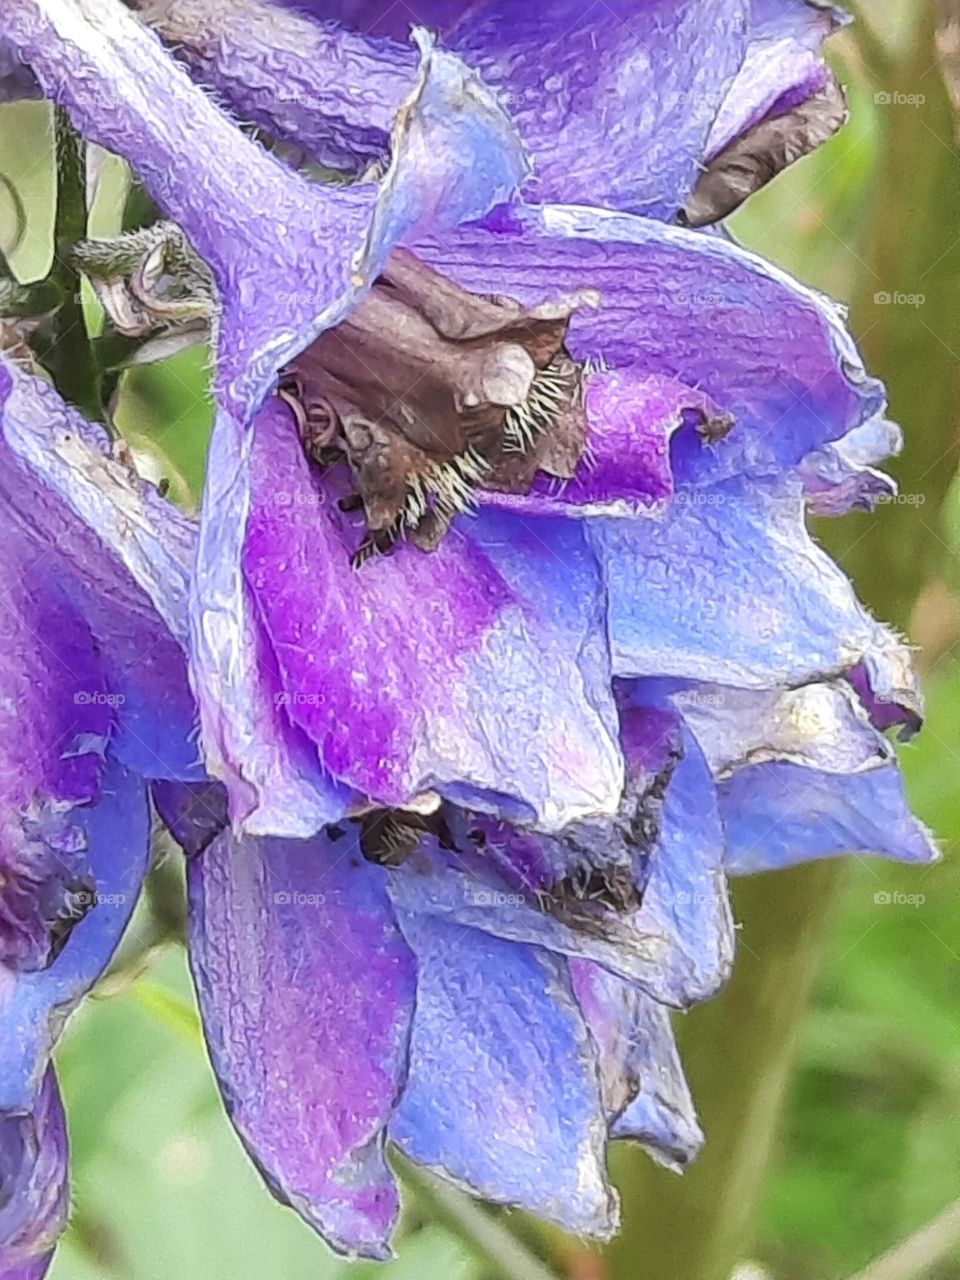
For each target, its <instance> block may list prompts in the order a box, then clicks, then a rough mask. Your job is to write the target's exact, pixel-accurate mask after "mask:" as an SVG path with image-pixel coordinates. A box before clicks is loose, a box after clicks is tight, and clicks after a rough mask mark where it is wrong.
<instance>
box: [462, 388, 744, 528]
mask: <svg viewBox="0 0 960 1280" xmlns="http://www.w3.org/2000/svg"><path fill="white" fill-rule="evenodd" d="M583 411H584V414H585V417H586V427H587V455H586V457H585V459H584V462H583V464H582V465H581V466H580V467H579V468H578V470H577V473H576V475H574V477H573V478H572V479H571V480H569V481H558V480H556V479H554V478H552V477H549V476H546V475H544V474H543V473H542V472H540V473H538V474H537V476H536V477H535V479H534V481H533V485H532V486H531V489H530V492H529V493H526V494H512V493H496V492H491V491H487V492H484V493H483V494H482V495H481V496H482V500H483V502H484V503H485V504H486V505H488V506H496V507H502V508H506V509H507V510H511V511H519V512H528V513H530V514H531V515H544V514H547V515H549V514H561V515H575V516H590V515H610V516H631V515H632V516H637V515H647V514H651V513H653V512H656V511H657V510H659V509H661V508H662V507H663V506H664V504H666V503H667V502H669V501H670V500H671V499H672V498H673V497H674V496H675V485H674V480H673V466H672V463H671V441H672V440H673V438H674V436H676V435H677V433H679V432H681V431H685V433H686V434H689V435H691V436H692V437H693V443H694V444H695V446H699V445H700V440H701V439H702V435H703V434H704V433H705V432H710V431H712V430H717V431H720V432H723V431H725V430H726V429H727V427H728V426H729V420H728V419H727V418H726V417H725V415H724V414H723V412H722V410H721V409H720V407H719V406H718V405H717V404H715V403H714V402H713V401H712V400H711V399H710V398H709V396H705V395H704V394H703V393H702V392H701V391H697V390H695V389H694V388H693V387H687V386H685V385H684V384H683V383H682V382H678V381H677V379H676V378H668V377H665V376H663V375H662V374H649V375H643V374H641V375H638V374H637V373H635V372H633V371H630V370H619V369H618V370H610V371H609V372H607V371H604V372H597V373H593V374H591V376H590V377H588V378H587V380H586V383H585V386H584V391H583Z"/></svg>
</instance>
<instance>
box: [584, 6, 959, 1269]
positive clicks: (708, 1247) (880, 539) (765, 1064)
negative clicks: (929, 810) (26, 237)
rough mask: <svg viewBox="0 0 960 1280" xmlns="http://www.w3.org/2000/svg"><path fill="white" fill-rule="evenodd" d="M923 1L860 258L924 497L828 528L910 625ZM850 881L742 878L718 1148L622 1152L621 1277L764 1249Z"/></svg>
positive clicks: (923, 409) (697, 1083) (936, 178)
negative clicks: (830, 941) (793, 1080)
mask: <svg viewBox="0 0 960 1280" xmlns="http://www.w3.org/2000/svg"><path fill="white" fill-rule="evenodd" d="M917 10H918V14H917V16H918V22H917V39H916V41H915V46H914V48H913V50H912V51H911V52H909V53H908V55H907V56H906V57H905V58H904V59H903V60H902V61H901V63H900V64H899V65H897V66H896V67H894V68H893V71H892V72H891V74H892V76H893V79H892V80H890V81H889V82H888V83H887V84H885V85H884V88H885V89H887V90H889V91H891V92H892V91H896V92H898V93H902V94H904V95H917V94H922V95H923V96H924V97H925V102H924V104H923V105H922V106H921V107H917V106H913V105H908V104H907V103H906V102H904V105H895V106H891V107H888V108H885V109H881V110H880V111H879V112H878V115H879V116H880V121H879V123H880V125H881V128H882V129H883V131H884V133H885V135H886V136H885V139H884V146H883V152H882V156H881V158H880V161H879V164H878V171H877V174H876V187H875V191H874V198H873V199H872V200H871V201H870V202H869V204H867V205H866V209H867V210H868V215H867V222H866V227H865V234H864V240H863V244H862V246H858V253H859V257H860V259H861V261H862V263H863V268H862V273H861V276H860V278H859V280H858V282H857V287H856V290H855V295H854V299H853V307H852V317H851V323H852V327H853V330H854V332H855V333H856V334H857V335H858V337H859V339H860V342H861V346H862V347H863V348H864V352H865V356H866V361H867V364H868V366H869V367H870V368H871V369H874V370H876V371H877V372H878V373H879V374H881V375H882V376H884V377H885V378H886V379H887V380H888V383H889V389H890V401H891V413H892V416H893V417H894V418H896V419H897V420H898V421H900V422H902V423H903V424H904V426H905V429H906V438H907V448H906V451H905V453H904V455H903V457H902V459H900V460H899V462H898V464H897V466H896V468H895V471H896V474H897V476H898V479H899V481H900V484H901V488H902V492H903V494H904V495H909V497H910V501H909V502H908V503H902V504H890V505H888V506H885V507H883V508H882V509H881V510H880V511H879V512H878V513H877V514H876V515H874V516H872V517H867V516H863V517H848V518H847V519H845V520H843V521H840V522H837V523H836V524H834V525H833V526H832V527H831V528H830V529H829V530H827V529H821V530H818V533H819V534H820V535H821V536H822V537H823V540H824V541H825V542H827V543H828V544H829V546H830V549H831V550H832V551H834V552H835V553H836V554H838V555H839V557H840V559H841V560H842V562H843V563H844V565H845V567H846V568H847V570H848V571H849V572H851V573H852V575H853V576H854V578H855V580H856V582H857V585H858V588H859V590H860V593H861V595H862V596H863V597H864V599H865V600H866V602H867V603H868V604H869V605H870V606H871V607H872V608H873V609H874V610H875V611H876V612H877V613H878V614H879V615H880V616H882V617H884V618H886V619H888V620H890V621H892V622H893V623H895V624H896V625H897V626H899V627H900V628H901V629H906V627H907V624H908V621H909V617H910V611H911V606H912V604H913V602H914V600H915V599H916V596H917V593H918V591H919V590H920V588H921V587H922V585H923V582H924V579H925V576H926V575H927V574H929V573H930V572H932V571H934V570H935V569H936V568H937V567H938V566H937V565H936V564H935V562H934V555H935V554H936V553H939V554H942V552H943V546H942V540H941V539H939V538H938V535H937V521H938V513H939V510H940V506H941V504H942V502H943V499H944V497H945V495H946V492H947V489H948V486H949V484H950V482H951V480H952V478H953V475H954V472H955V466H956V453H955V449H956V406H957V404H958V403H960V399H958V390H960V385H958V382H960V379H958V366H960V354H958V353H960V242H957V239H956V216H955V215H956V210H957V209H958V208H960V165H958V164H957V152H956V147H955V144H954V119H953V114H952V109H951V106H950V102H949V99H948V97H947V94H946V91H945V88H944V85H943V83H942V81H941V79H940V76H939V74H938V70H937V67H936V55H935V51H934V15H933V6H932V4H925V5H924V6H922V9H921V6H918V7H917ZM894 101H897V100H896V99H894ZM878 294H879V295H883V294H887V295H890V296H891V297H896V295H898V294H900V295H923V302H922V303H920V304H919V305H910V304H908V303H906V302H892V303H883V302H882V300H877V299H876V295H878ZM842 884H843V872H842V867H841V866H840V865H837V864H829V863H821V864H815V865H813V866H809V867H805V868H800V869H797V870H796V871H791V872H786V873H781V874H779V875H776V876H765V877H760V878H757V879H754V880H748V881H745V882H741V883H740V884H739V885H737V886H736V892H735V900H736V909H737V913H738V918H739V920H740V923H741V925H742V929H741V933H740V954H739V958H738V962H737V970H736V973H735V976H734V978H733V980H732V981H731V983H730V986H729V987H728V988H727V990H726V992H724V994H723V995H722V996H721V998H720V999H718V1000H716V1001H714V1002H713V1003H712V1004H711V1005H708V1006H706V1007H704V1008H701V1009H697V1010H695V1011H694V1012H693V1013H692V1014H690V1015H689V1017H688V1018H687V1019H686V1020H685V1022H684V1024H683V1026H682V1028H681V1037H680V1039H681V1048H682V1051H683V1054H684V1059H685V1062H686V1064H687V1067H688V1071H689V1075H690V1078H691V1083H692V1085H693V1089H694V1094H695V1096H696V1097H697V1100H698V1104H699V1107H700V1110H701V1114H702V1117H703V1123H704V1129H705V1131H706V1133H707V1146H706V1149H705V1151H704V1154H703V1155H702V1156H701V1158H700V1161H699V1162H698V1163H697V1165H696V1166H694V1168H693V1169H692V1170H691V1172H689V1173H688V1174H686V1175H685V1177H684V1178H683V1179H682V1180H680V1179H671V1178H670V1177H669V1176H668V1175H665V1174H664V1173H663V1172H662V1171H660V1170H658V1169H656V1168H654V1167H653V1166H651V1165H650V1164H649V1162H646V1161H645V1160H644V1158H643V1157H642V1156H641V1155H640V1153H638V1152H635V1151H621V1152H619V1153H618V1155H617V1157H616V1159H617V1171H618V1173H619V1174H620V1178H619V1183H620V1187H621V1192H622V1196H623V1204H624V1225H625V1229H624V1233H623V1235H622V1237H621V1238H620V1240H618V1241H617V1242H616V1243H615V1244H614V1245H613V1246H611V1248H610V1250H609V1255H608V1256H609V1262H610V1275H611V1277H612V1280H637V1277H638V1274H639V1275H642V1277H643V1280H729V1278H730V1276H731V1274H732V1272H733V1270H734V1267H735V1266H736V1264H737V1263H738V1262H739V1261H740V1260H741V1259H742V1258H743V1257H744V1255H745V1253H746V1252H747V1251H748V1250H749V1248H750V1246H751V1242H752V1238H753V1234H754V1230H755V1221H756V1215H757V1209H758V1203H759V1201H760V1197H761V1194H762V1190H763V1184H764V1175H765V1171H766V1168H767V1166H768V1162H769V1157H770V1153H771V1149H772V1146H773V1142H774V1139H775V1136H776V1130H777V1120H778V1116H779V1113H780V1111H781V1107H782V1102H783V1098H784V1094H785V1090H786V1086H787V1085H788V1083H789V1078H790V1072H791V1068H792V1065H793V1062H794V1058H795V1047H796V1043H797V1038H798V1033H799V1029H800V1026H801V1023H802V1021H803V1018H804V1015H805V1013H806V1009H807V1004H808V1000H809V997H810V993H811V989H812V985H813V981H814V979H815V977H816V973H817V965H818V960H819V956H820V951H821V942H822V938H823V933H824V929H825V927H826V925H827V922H828V919H829V912H830V910H831V908H832V907H833V906H834V905H835V903H836V901H837V900H838V898H839V896H840V890H841V888H842Z"/></svg>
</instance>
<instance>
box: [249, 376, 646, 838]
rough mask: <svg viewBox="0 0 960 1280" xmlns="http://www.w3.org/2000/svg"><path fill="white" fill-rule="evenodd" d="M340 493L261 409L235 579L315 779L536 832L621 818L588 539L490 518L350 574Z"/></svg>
mask: <svg viewBox="0 0 960 1280" xmlns="http://www.w3.org/2000/svg"><path fill="white" fill-rule="evenodd" d="M345 493H346V490H345V489H343V488H342V487H341V488H338V477H337V476H335V475H334V474H333V473H332V472H331V473H328V474H327V475H326V477H325V478H324V479H323V480H322V481H318V480H317V479H316V477H315V475H314V473H313V472H312V471H311V467H310V464H309V463H308V462H307V460H306V459H305V457H304V454H303V451H302V449H301V447H300V444H299V441H298V440H297V437H296V435H295V433H294V431H293V429H292V424H291V422H290V415H289V411H288V410H287V408H286V407H285V406H284V405H282V404H281V403H280V402H279V401H278V402H275V404H274V406H273V407H272V408H268V409H266V410H264V411H263V413H261V415H260V417H259V418H258V420H257V424H256V432H255V440H254V446H253V456H252V497H253V505H252V514H251V518H250V525H249V529H248V535H247V543H246V547H245V551H244V572H245V575H246V579H247V583H248V586H249V589H250V592H251V595H252V597H253V599H254V600H255V602H256V605H257V608H258V611H259V616H260V620H261V622H262V624H263V627H264V631H265V633H266V634H267V635H268V636H269V638H270V644H271V647H272V651H273V653H274V655H275V656H276V661H277V664H278V668H279V671H280V675H281V679H282V687H283V690H284V692H283V694H282V695H280V701H281V704H282V705H281V706H280V707H279V710H280V711H281V712H282V713H285V714H287V715H289V717H290V719H291V720H292V721H293V723H294V724H295V725H296V726H298V727H299V728H300V729H302V730H304V731H305V732H306V733H308V734H309V736H310V737H311V738H312V739H313V740H314V741H315V742H316V743H317V744H318V748H319V753H320V758H321V761H322V763H323V766H324V768H325V769H326V770H327V771H328V772H329V773H330V774H331V775H333V776H334V777H336V778H338V779H341V780H343V781H344V782H345V783H347V784H349V786H351V787H353V788H355V789H356V790H357V791H360V792H361V793H363V794H365V795H368V796H371V797H373V798H374V799H375V800H377V801H378V802H380V803H382V804H385V805H403V804H404V803H406V802H407V801H409V800H410V799H411V797H413V796H414V795H416V794H417V793H419V792H421V791H424V790H428V789H436V788H439V789H440V790H444V788H446V787H455V788H456V795H457V797H458V799H459V800H460V801H461V802H465V801H466V799H467V798H468V795H469V796H470V797H472V798H473V799H474V800H476V801H479V802H481V803H482V799H483V794H484V793H490V794H492V795H495V796H496V797H498V798H503V797H507V796H513V797H515V798H516V800H517V801H518V802H519V804H520V806H522V809H523V810H525V812H526V813H527V814H528V815H531V816H535V817H536V819H538V820H539V821H540V822H541V823H542V824H544V825H545V826H546V827H547V828H551V827H555V826H559V825H562V824H563V823H564V822H565V821H569V820H570V817H571V816H581V815H585V814H591V813H602V812H610V811H612V810H613V809H615V807H616V804H617V798H618V794H619V788H620V784H621V777H622V764H621V760H620V755H619V749H618V746H617V743H616V736H615V735H616V712H615V708H614V705H613V700H612V695H611V692H610V687H609V665H608V661H607V654H606V644H605V640H604V636H603V621H602V597H601V593H600V582H599V578H598V576H597V571H596V564H595V562H594V560H593V558H592V556H591V555H590V553H589V551H588V550H587V547H586V543H585V539H584V537H583V531H582V529H581V528H578V527H577V526H576V525H568V524H566V523H565V522H557V521H545V522H542V523H541V522H539V521H538V522H536V523H535V524H533V525H530V526H526V525H524V524H523V523H522V522H520V521H518V520H515V519H513V518H511V517H510V516H507V515H497V514H495V513H493V512H490V513H488V514H486V515H484V516H483V517H482V518H479V519H472V520H464V521H462V522H461V523H460V525H459V526H458V529H457V531H456V532H455V533H453V534H451V535H450V536H449V537H447V538H446V539H445V540H444V542H443V543H442V544H441V546H440V547H439V549H438V550H437V551H435V552H433V553H432V554H429V555H427V554H424V553H423V552H421V551H418V550H416V549H415V548H414V547H412V546H410V545H400V546H399V547H397V549H396V550H395V551H394V552H393V554H392V555H390V556H388V557H379V558H377V559H374V560H372V561H370V562H368V563H367V564H365V565H364V566H363V567H362V569H360V570H359V571H355V570H352V569H351V568H350V554H351V551H352V550H353V549H354V548H353V547H351V546H350V545H349V542H348V535H349V532H350V530H349V527H348V521H347V519H346V518H345V517H344V516H343V515H342V514H341V513H340V511H339V510H338V507H337V498H338V496H340V495H341V494H345ZM425 602H429V603H428V604H427V605H426V607H425ZM365 620H370V625H366V624H365Z"/></svg>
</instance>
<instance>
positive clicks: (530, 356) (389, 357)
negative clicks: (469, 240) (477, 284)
mask: <svg viewBox="0 0 960 1280" xmlns="http://www.w3.org/2000/svg"><path fill="white" fill-rule="evenodd" d="M584 300H585V299H577V300H575V301H572V302H570V301H567V302H560V303H551V304H545V305H542V306H539V307H534V308H527V307H523V306H522V305H521V304H520V303H519V302H516V301H514V300H513V299H511V298H502V297H496V298H493V297H482V296H480V295H478V294H473V293H468V292H467V291H466V290H464V289H461V288H460V287H459V286H458V285H456V284H454V283H453V282H452V281H451V280H448V279H447V278H446V277H444V276H442V275H440V274H439V273H438V272H436V271H434V270H433V269H432V268H430V267H428V266H426V265H425V264H424V263H422V262H420V261H419V259H417V258H415V257H414V256H413V255H412V254H410V253H407V252H406V251H397V252H395V253H394V254H393V255H392V256H391V258H390V260H389V263H388V265H387V267H386V269H385V271H384V272H383V274H382V276H380V278H379V279H378V280H377V281H376V283H375V285H374V287H373V288H372V289H371V291H370V292H369V293H368V294H367V295H366V297H365V298H364V299H363V301H362V302H361V303H360V304H359V305H358V306H357V307H356V308H355V309H354V311H353V312H352V313H351V314H350V315H349V316H348V318H347V319H346V320H344V321H343V322H342V323H341V324H339V325H338V326H337V327H336V328H334V329H331V330H328V331H327V332H326V333H324V334H322V335H321V337H320V338H318V339H317V341H316V342H315V343H314V344H313V346H311V347H310V348H308V350H306V351H305V352H304V353H303V354H302V355H301V356H300V357H298V359H297V360H296V361H295V362H294V363H293V364H292V365H291V366H290V367H289V369H288V370H287V372H286V374H285V376H284V378H283V379H282V380H281V387H280V393H281V395H283V396H284V397H285V398H286V399H287V400H288V402H289V403H290V404H291V406H292V407H293V409H294V411H295V413H296V415H297V420H298V423H299V427H300V432H301V436H302V439H303V442H304V447H305V448H306V450H307V452H308V454H309V455H310V457H312V458H313V459H314V460H315V461H316V462H317V463H318V464H319V465H321V466H331V465H334V464H335V463H336V462H338V461H343V460H345V461H346V462H347V463H348V464H349V466H350V468H351V471H352V473H353V477H354V481H355V484H356V488H357V498H356V500H355V505H356V506H358V507H359V506H360V505H361V504H362V506H363V509H364V512H365V515H366V521H367V526H368V529H369V530H370V534H371V540H370V543H369V544H367V545H368V546H369V547H370V548H372V549H376V550H386V549H388V548H389V546H390V545H392V543H393V542H394V541H395V540H396V538H397V537H399V536H400V535H401V534H404V533H406V534H408V535H409V536H410V538H411V539H412V540H413V541H414V542H415V543H416V544H417V545H418V546H420V547H421V548H423V549H425V550H429V549H432V548H434V547H436V546H437V545H438V543H439V542H440V540H441V539H442V537H443V535H444V533H445V532H446V530H447V528H448V527H449V524H450V522H451V520H452V519H453V518H454V517H455V516H456V515H457V514H459V513H460V512H461V511H463V510H465V509H466V508H468V507H469V506H470V504H471V501H472V499H473V497H474V494H475V492H476V490H477V489H478V488H479V487H481V486H482V487H484V488H488V489H498V490H502V491H507V492H513V493H525V492H527V491H528V490H529V488H530V485H531V484H532V482H533V479H534V476H535V475H536V473H537V471H541V470H542V471H545V472H547V473H549V474H551V475H554V476H557V477H559V478H561V479H570V478H571V477H572V475H573V474H574V471H575V470H576V467H577V464H578V463H579V461H580V459H581V457H582V456H583V453H584V449H585V444H586V425H585V419H584V415H583V410H582V405H581V396H580V386H581V369H580V367H579V366H578V365H577V364H576V363H575V362H574V361H573V360H572V359H571V357H570V356H569V354H568V353H567V351H566V348H565V346H564V342H565V338H566V333H567V328H568V325H569V322H570V316H571V313H572V312H573V310H574V309H575V307H576V305H577V304H578V302H580V301H584Z"/></svg>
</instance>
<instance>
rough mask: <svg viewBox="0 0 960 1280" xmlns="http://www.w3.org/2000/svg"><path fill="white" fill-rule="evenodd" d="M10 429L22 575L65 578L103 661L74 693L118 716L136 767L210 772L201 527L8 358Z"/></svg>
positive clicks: (3, 378)
mask: <svg viewBox="0 0 960 1280" xmlns="http://www.w3.org/2000/svg"><path fill="white" fill-rule="evenodd" d="M0 432H2V441H3V443H2V445H0V451H2V452H0V462H2V473H0V502H2V503H3V504H4V506H5V508H6V509H7V510H8V511H9V512H10V515H11V517H12V518H14V519H15V520H16V521H17V522H18V524H19V526H20V527H21V529H22V530H23V531H24V537H23V540H22V545H23V547H24V550H23V553H22V555H21V559H20V569H19V573H20V574H21V575H22V578H23V581H24V583H25V584H26V583H29V582H34V581H36V583H39V582H40V581H42V580H43V579H45V578H46V577H48V576H52V577H54V578H55V579H56V591H57V593H58V595H59V596H60V597H67V598H68V599H69V600H70V602H71V607H72V609H73V611H74V612H75V613H77V614H79V615H82V617H83V618H84V620H85V623H86V625H87V626H88V627H89V629H90V631H91V633H92V636H93V638H94V640H95V641H96V643H97V645H98V646H99V648H100V651H101V654H102V658H101V660H100V661H99V662H98V666H100V667H102V669H103V676H102V677H101V681H100V683H96V682H94V681H93V679H92V677H90V678H89V679H88V680H87V683H86V684H83V682H82V680H81V681H80V682H79V683H78V684H77V685H76V686H75V688H74V693H76V694H77V695H78V696H81V697H82V696H84V695H85V694H86V695H89V697H90V698H91V699H92V698H93V697H94V695H95V694H97V695H100V696H101V697H102V702H101V707H108V708H110V709H111V721H112V724H113V729H112V731H111V732H112V738H111V741H112V745H113V750H114V753H115V754H116V755H117V756H119V757H121V758H122V759H123V760H124V762H125V763H126V764H127V765H128V766H129V767H130V768H132V769H134V770H135V771H137V772H139V773H142V774H144V775H145V776H148V777H164V776H169V777H190V776H200V761H199V751H198V748H197V745H196V741H195V727H194V726H195V719H196V712H195V709H194V703H193V698H192V696H191V694H190V691H189V687H188V684H187V672H186V658H185V654H184V650H183V645H184V644H185V642H186V607H187V592H188V581H189V573H190V560H191V556H192V551H193V544H194V539H195V529H194V527H193V526H192V525H191V524H190V522H189V521H187V520H186V518H185V517H183V516H182V515H180V514H179V513H178V512H177V511H176V510H175V509H174V508H173V507H172V506H171V505H170V504H169V503H167V502H165V501H164V500H163V499H162V498H161V497H160V496H159V494H158V493H157V492H156V490H155V489H153V488H152V486H150V485H147V484H145V483H143V482H141V481H140V480H138V479H137V477H136V476H135V475H133V474H132V473H131V472H130V471H129V470H128V469H127V468H126V467H125V466H124V465H123V464H122V463H120V462H119V461H117V460H116V459H114V458H113V457H112V456H111V453H110V448H109V443H108V441H107V438H106V435H105V433H104V432H103V431H102V430H101V429H100V428H98V427H93V426H91V425H90V424H89V423H87V422H85V421H84V420H83V418H81V416H80V415H79V414H78V413H76V411H74V410H73V409H70V408H68V407H67V406H66V405H65V404H64V403H63V401H62V400H61V399H60V398H59V396H58V395H57V394H56V392H55V391H54V390H53V388H52V387H51V386H50V385H49V384H48V383H46V382H44V381H43V380H42V379H40V378H37V377H34V376H33V375H31V374H29V373H26V372H25V371H24V370H23V369H21V368H20V367H19V366H17V365H16V364H15V363H14V362H13V361H11V360H7V359H3V358H0ZM61 607H62V606H61ZM40 634H46V632H45V631H41V632H40ZM73 670H75V671H77V670H79V668H77V667H76V666H74V668H73ZM68 692H69V691H68V690H66V689H65V690H64V696H65V697H66V696H67V694H68ZM50 740H51V741H55V740H56V739H50Z"/></svg>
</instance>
